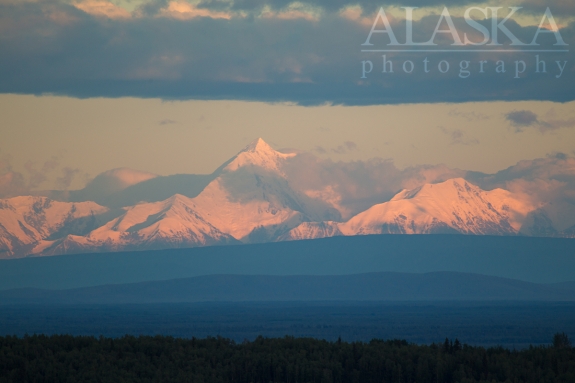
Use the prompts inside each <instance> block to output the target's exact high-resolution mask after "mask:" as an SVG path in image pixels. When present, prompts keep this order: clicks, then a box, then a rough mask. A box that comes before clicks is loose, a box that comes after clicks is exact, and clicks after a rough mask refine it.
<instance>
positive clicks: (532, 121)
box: [505, 110, 575, 133]
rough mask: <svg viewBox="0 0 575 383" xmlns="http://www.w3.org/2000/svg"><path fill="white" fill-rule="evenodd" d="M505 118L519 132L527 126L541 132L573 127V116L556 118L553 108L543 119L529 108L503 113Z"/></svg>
mask: <svg viewBox="0 0 575 383" xmlns="http://www.w3.org/2000/svg"><path fill="white" fill-rule="evenodd" d="M505 118H506V119H507V121H509V123H510V124H511V126H513V127H514V128H515V132H516V133H521V132H523V131H525V129H527V128H536V129H538V130H539V131H540V132H541V133H546V132H549V131H553V130H557V129H561V128H573V127H575V118H569V119H561V118H556V114H555V112H554V111H553V110H550V111H549V112H548V113H547V114H546V116H545V118H544V119H542V118H540V117H539V116H538V115H537V114H535V113H533V112H532V111H529V110H515V111H512V112H509V113H507V114H505Z"/></svg>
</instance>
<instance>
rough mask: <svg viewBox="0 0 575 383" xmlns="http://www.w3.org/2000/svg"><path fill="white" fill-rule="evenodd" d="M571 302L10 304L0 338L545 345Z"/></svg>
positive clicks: (574, 308)
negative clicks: (152, 337) (53, 336)
mask: <svg viewBox="0 0 575 383" xmlns="http://www.w3.org/2000/svg"><path fill="white" fill-rule="evenodd" d="M574 319H575V303H573V302H568V303H563V302H419V303H414V302H257V303H256V302H240V303H225V302H220V303H179V304H142V305H60V306H59V305H49V306H48V305H26V306H23V305H13V306H3V307H2V309H1V310H0V335H18V336H24V335H25V334H29V335H32V334H46V335H50V334H71V335H93V336H100V335H104V336H107V337H120V336H123V335H125V334H129V335H135V336H138V335H166V336H174V337H183V338H191V337H196V338H205V337H208V336H212V337H216V336H221V337H225V338H230V339H233V340H234V341H236V342H242V341H243V340H245V339H248V340H253V339H255V338H256V337H257V336H259V335H262V336H264V337H284V336H286V335H289V336H295V337H313V338H319V339H326V340H330V341H334V340H337V338H338V337H341V339H342V340H345V341H364V342H367V341H370V340H371V339H374V338H378V339H405V340H407V341H408V342H410V343H417V344H431V343H433V342H435V343H441V342H443V341H444V340H445V338H450V339H452V340H453V339H455V338H457V339H459V340H460V341H461V342H462V343H467V344H470V345H477V346H498V345H500V346H503V347H505V348H509V349H523V348H525V347H529V345H534V346H535V345H548V344H550V343H551V341H552V337H553V335H554V334H555V333H557V332H565V333H566V334H567V335H568V336H569V337H570V338H571V339H573V338H575V320H574Z"/></svg>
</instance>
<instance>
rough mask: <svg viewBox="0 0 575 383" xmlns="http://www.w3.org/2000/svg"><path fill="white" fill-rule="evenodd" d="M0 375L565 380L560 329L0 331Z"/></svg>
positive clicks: (574, 362) (568, 367)
mask: <svg viewBox="0 0 575 383" xmlns="http://www.w3.org/2000/svg"><path fill="white" fill-rule="evenodd" d="M0 382H19V383H21V382H85V383H88V382H118V383H119V382H163V383H166V382H197V383H200V382H206V383H208V382H209V383H217V382H246V383H249V382H265V383H269V382H317V383H321V382H361V383H368V382H378V383H381V382H394V383H396V382H397V383H400V382H414V383H415V382H417V383H425V382H433V383H437V382H442V383H449V382H537V383H544V382H549V383H551V382H553V383H558V382H565V383H573V382H575V349H574V348H572V347H571V343H570V341H569V338H568V337H567V336H566V335H565V334H556V335H555V337H554V339H553V345H552V346H549V347H542V346H539V347H530V348H528V349H525V350H521V351H511V350H508V349H504V348H501V347H494V348H488V349H485V348H483V347H472V346H468V345H462V344H461V343H460V342H459V341H458V340H455V341H449V340H447V339H446V340H445V342H444V343H440V344H432V345H416V344H409V343H407V342H406V341H404V340H387V341H383V340H376V339H374V340H372V341H371V342H368V343H364V342H352V343H348V342H342V341H341V340H338V341H336V342H328V341H324V340H318V339H313V338H293V337H285V338H263V337H258V338H257V339H255V340H254V341H253V342H249V341H244V342H242V343H235V342H233V341H231V340H229V339H225V338H207V339H195V338H192V339H182V338H173V337H165V336H155V337H149V336H141V337H134V336H125V337H122V338H104V337H100V338H95V337H87V336H77V337H74V336H68V335H54V336H44V335H34V336H24V337H22V338H19V337H12V336H8V337H0Z"/></svg>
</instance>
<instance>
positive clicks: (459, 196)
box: [0, 139, 575, 258]
mask: <svg viewBox="0 0 575 383" xmlns="http://www.w3.org/2000/svg"><path fill="white" fill-rule="evenodd" d="M571 160H572V159H570V158H567V159H565V158H563V159H561V158H558V159H556V161H555V162H553V163H554V164H556V163H558V162H560V161H563V165H562V166H563V167H562V169H567V170H566V172H567V174H568V175H569V176H570V177H573V176H574V175H575V161H571ZM320 165H321V164H320ZM320 165H318V161H317V160H316V159H313V158H311V157H310V156H309V155H306V154H302V153H293V152H291V153H283V152H280V151H277V150H274V149H273V148H272V147H271V146H270V145H268V144H267V143H266V142H264V141H263V140H262V139H257V140H255V141H253V142H252V143H251V144H249V145H248V146H247V147H246V148H245V149H243V150H242V151H240V152H239V153H238V154H237V155H236V156H234V157H232V158H231V159H230V160H229V161H227V162H225V163H224V164H223V165H222V166H220V167H219V168H218V169H216V170H215V171H214V172H213V173H212V174H210V175H174V176H156V175H154V174H151V173H145V172H138V171H134V170H130V169H115V170H112V171H108V172H105V173H103V174H101V175H99V176H97V177H96V178H95V179H94V180H93V181H91V182H90V183H89V184H88V185H87V186H86V187H85V188H84V189H82V190H77V191H70V192H61V191H51V192H45V193H43V195H34V196H16V197H12V198H6V199H2V200H0V258H16V257H24V256H29V255H59V254H76V253H87V252H111V251H113V252H115V251H130V250H148V249H165V248H185V247H197V246H211V245H233V244H242V243H258V242H274V241H287V240H301V239H315V238H323V237H332V236H355V235H366V234H472V235H507V236H509V235H511V236H513V235H528V236H554V237H573V236H575V214H573V213H574V212H575V204H573V201H571V199H572V194H573V190H572V189H571V188H570V187H571V185H570V183H569V182H570V181H569V180H567V181H566V180H565V177H563V179H561V178H560V177H554V178H553V177H547V179H546V180H547V182H548V183H549V185H552V186H553V187H554V188H551V187H539V189H537V188H535V186H533V185H541V183H542V182H543V181H542V178H541V177H538V176H537V174H536V170H537V169H539V168H540V167H539V168H537V166H536V165H537V164H535V165H533V164H532V165H533V166H532V169H531V172H530V173H529V174H528V177H526V176H525V174H523V173H521V174H520V175H517V174H519V173H520V170H521V168H523V170H525V169H524V168H525V164H518V165H517V166H516V167H515V168H510V169H506V172H507V173H502V172H500V173H498V174H496V175H487V174H482V173H477V172H464V171H458V170H448V171H443V172H437V169H432V170H434V171H435V172H436V173H437V175H436V176H435V177H429V176H428V175H427V174H429V173H431V172H430V171H429V169H424V170H425V171H427V173H424V172H423V171H422V170H421V169H420V171H419V173H418V174H417V176H415V177H411V178H409V179H406V178H405V177H404V178H403V181H402V182H403V183H401V182H400V183H399V186H407V187H402V188H401V189H400V190H396V192H395V193H393V194H390V192H389V190H390V187H393V186H394V185H395V184H396V183H397V182H396V183H393V182H390V185H388V186H386V185H385V183H382V184H381V183H380V184H378V185H383V186H378V187H375V188H372V189H374V190H375V189H376V190H377V191H376V192H371V194H370V193H368V192H363V191H364V190H368V189H369V188H370V187H371V186H370V185H366V186H365V187H364V186H363V185H362V184H361V182H356V183H353V182H346V180H345V176H346V174H343V173H342V172H341V171H340V172H339V173H341V174H343V176H342V177H340V178H341V180H340V181H335V182H331V181H329V182H328V181H326V176H325V174H327V173H328V172H329V171H330V170H329V169H328V168H327V167H326V166H327V165H326V166H324V165H321V166H320ZM328 165H330V164H328ZM322 166H324V167H322ZM330 166H332V167H333V164H331V165H330ZM382 166H385V164H384V165H382ZM533 169H535V170H533ZM332 173H335V172H332ZM349 174H350V172H348V173H347V175H348V176H349ZM504 174H512V175H513V177H510V176H506V177H503V175H504ZM322 177H323V178H322ZM498 177H499V178H498ZM514 177H515V178H514ZM551 178H553V179H551ZM550 179H551V180H550ZM372 180H374V181H373V182H376V183H377V182H381V180H377V177H375V176H374V177H372ZM366 184H367V183H366ZM557 185H559V186H557ZM346 188H348V189H350V188H351V189H354V188H355V189H360V191H359V192H356V194H355V195H356V196H355V197H354V198H350V195H351V194H350V192H349V191H346V190H347V189H346ZM362 193H363V194H362ZM40 194H42V193H40Z"/></svg>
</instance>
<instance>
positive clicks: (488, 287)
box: [0, 272, 575, 304]
mask: <svg viewBox="0 0 575 383" xmlns="http://www.w3.org/2000/svg"><path fill="white" fill-rule="evenodd" d="M398 300H399V301H409V300H416V301H426V300H433V301H437V300H449V301H455V300H463V301H473V300H481V301H494V300H508V301H517V300H527V301H549V300H550V301H574V300H575V289H574V288H573V286H572V285H571V284H561V285H555V284H554V285H544V284H536V283H529V282H523V281H518V280H513V279H506V278H498V277H490V276H484V275H478V274H465V273H454V272H436V273H427V274H408V273H369V274H356V275H340V276H253V275H252V276H249V275H206V276H201V277H195V278H188V279H176V280H170V281H157V282H144V283H135V284H125V285H108V286H98V287H90V288H82V289H74V290H56V291H53V290H38V289H20V290H7V291H1V292H0V303H3V304H13V303H18V304H26V303H36V304H38V303H42V304H47V303H59V304H66V303H67V304H78V303H82V304H87V303H89V304H94V303H96V304H119V303H120V304H128V303H175V302H213V301H222V302H234V301H398Z"/></svg>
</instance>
